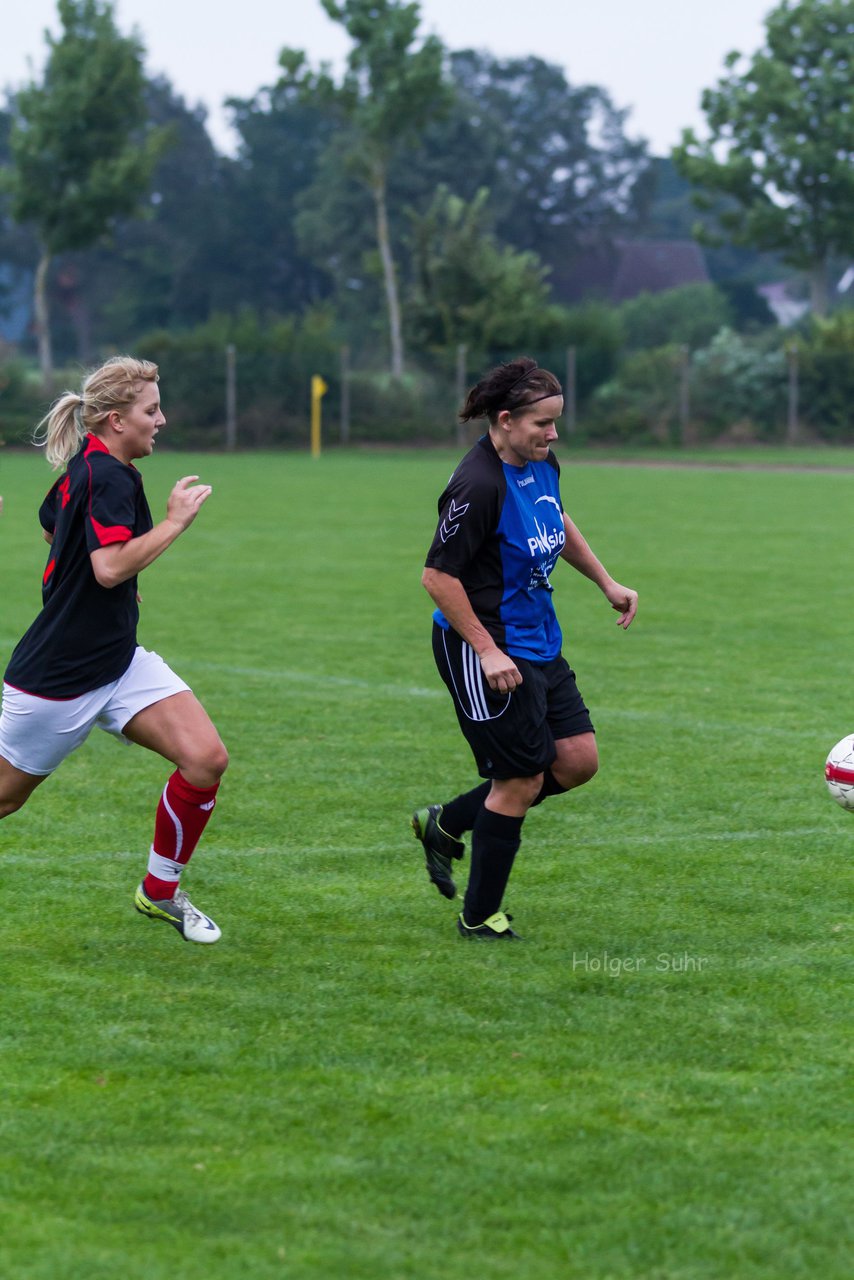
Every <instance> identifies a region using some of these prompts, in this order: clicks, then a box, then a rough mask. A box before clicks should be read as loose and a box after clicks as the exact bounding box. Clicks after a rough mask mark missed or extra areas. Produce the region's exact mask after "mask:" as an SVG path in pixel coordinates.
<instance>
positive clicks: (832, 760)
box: [824, 733, 854, 813]
mask: <svg viewBox="0 0 854 1280" xmlns="http://www.w3.org/2000/svg"><path fill="white" fill-rule="evenodd" d="M824 777H825V781H826V782H827V789H828V791H829V792H830V794H831V795H832V796H833V798H834V800H835V801H836V802H837V804H841V805H842V808H843V809H847V810H848V811H849V813H854V733H849V735H848V737H847V738H843V739H842V741H841V742H837V744H836V746H835V747H833V749H832V750H831V752H830V755H829V756H828V757H827V763H826V764H825V766H824Z"/></svg>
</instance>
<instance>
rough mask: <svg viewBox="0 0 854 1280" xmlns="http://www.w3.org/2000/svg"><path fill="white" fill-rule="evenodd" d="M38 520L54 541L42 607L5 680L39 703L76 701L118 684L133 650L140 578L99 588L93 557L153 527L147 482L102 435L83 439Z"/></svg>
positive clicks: (47, 569)
mask: <svg viewBox="0 0 854 1280" xmlns="http://www.w3.org/2000/svg"><path fill="white" fill-rule="evenodd" d="M39 520H40V521H41V525H42V528H43V529H44V530H45V532H46V533H48V534H50V536H51V538H52V542H51V546H50V551H49V552H48V558H47V565H46V567H45V571H44V577H43V580H42V603H43V608H42V611H41V613H40V614H39V616H38V617H37V618H36V620H35V622H34V623H33V624H32V626H31V627H30V629H29V630H28V631H27V632H26V634H25V635H24V637H23V638H22V639H21V641H20V642H19V644H18V646H17V648H16V649H15V651H14V653H13V654H12V657H11V659H10V662H9V666H8V668H7V670H6V675H5V677H4V679H5V680H6V683H7V684H10V685H12V686H13V687H14V688H16V689H22V690H23V691H24V692H25V693H34V694H37V695H38V696H40V697H42V698H77V697H79V696H80V695H81V694H83V693H88V692H89V691H90V689H99V688H101V686H102V685H105V684H110V683H112V681H113V680H118V678H119V676H121V675H123V674H124V672H125V671H126V670H127V668H128V667H129V666H130V662H131V659H132V658H133V655H134V652H135V650H136V627H137V622H138V620H139V606H138V604H137V600H136V581H137V580H136V578H135V577H134V578H129V579H128V580H127V581H126V582H120V583H119V584H118V586H115V587H109V588H108V587H102V586H101V584H100V583H99V582H98V580H97V578H96V577H95V574H94V571H93V569H92V561H91V559H90V556H91V553H92V552H93V551H96V550H97V549H98V548H99V547H107V546H110V544H111V543H114V542H127V541H129V539H131V538H138V537H139V536H140V535H141V534H143V533H148V531H149V529H151V528H152V520H151V512H150V511H149V509H148V503H147V501H146V498H145V494H144V492H143V488H142V477H141V476H140V474H139V472H138V471H137V469H136V468H135V467H133V466H130V465H128V464H126V463H124V462H121V461H120V460H119V459H118V458H114V457H113V456H112V454H111V453H110V452H109V450H108V449H107V447H106V445H105V444H104V443H103V441H101V440H99V439H98V437H97V436H91V435H90V436H86V438H85V439H84V441H83V444H82V445H81V447H80V449H79V451H78V452H77V453H76V454H75V455H74V457H73V458H72V459H71V460H70V462H69V464H68V470H67V471H66V472H65V473H64V474H63V475H62V476H60V478H59V479H58V480H57V482H56V484H55V485H54V486H53V488H52V489H51V490H50V492H49V493H48V495H47V497H46V498H45V500H44V502H43V503H42V505H41V509H40V511H39Z"/></svg>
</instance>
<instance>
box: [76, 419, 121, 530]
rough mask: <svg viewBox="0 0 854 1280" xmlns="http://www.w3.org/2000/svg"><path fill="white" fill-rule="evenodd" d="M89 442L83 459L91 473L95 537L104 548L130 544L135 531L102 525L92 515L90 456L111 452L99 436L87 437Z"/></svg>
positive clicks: (90, 503) (92, 520)
mask: <svg viewBox="0 0 854 1280" xmlns="http://www.w3.org/2000/svg"><path fill="white" fill-rule="evenodd" d="M87 440H88V443H87V445H86V449H85V452H84V454H83V458H84V460H85V462H86V469H87V471H88V472H89V522H90V524H91V525H92V528H93V529H94V530H95V537H96V538H97V539H98V541H99V542H100V544H101V546H102V547H109V546H111V545H112V544H113V543H114V542H130V540H131V538H132V537H133V529H128V528H127V527H126V526H125V525H123V524H110V525H106V524H101V523H100V522H99V521H98V520H96V519H95V517H94V516H93V515H92V464H91V463H90V461H89V454H90V453H109V452H110V451H109V449H108V448H107V446H106V445H105V444H104V442H103V440H99V439H98V437H97V436H87Z"/></svg>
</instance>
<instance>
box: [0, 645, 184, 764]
mask: <svg viewBox="0 0 854 1280" xmlns="http://www.w3.org/2000/svg"><path fill="white" fill-rule="evenodd" d="M189 688H190V686H189V685H188V684H185V683H184V681H183V680H181V679H180V678H179V677H178V676H176V675H175V672H174V671H172V670H171V669H170V668H169V667H168V666H167V665H166V663H165V662H164V661H163V659H162V658H161V657H160V655H159V654H157V653H149V652H148V650H147V649H143V648H142V647H141V646H137V650H136V653H135V654H134V655H133V658H132V659H131V664H130V666H129V667H128V669H127V671H126V672H125V673H124V675H122V676H120V677H119V678H118V680H114V681H113V682H112V684H105V685H102V687H101V688H100V689H92V690H91V692H89V693H84V694H82V695H81V696H80V697H79V698H39V697H37V696H36V695H35V694H33V693H23V692H22V691H21V690H20V689H13V688H12V686H11V685H8V684H4V685H3V707H2V713H0V756H3V758H4V759H5V760H8V761H9V764H11V765H13V766H14V768H16V769H20V770H21V771H22V772H23V773H31V774H35V775H36V776H40V777H47V775H48V774H49V773H53V771H54V769H55V768H56V767H57V765H60V764H62V762H63V760H64V759H65V758H66V756H70V755H71V753H72V751H76V750H77V748H78V747H79V746H80V745H81V743H83V742H85V741H86V739H87V738H88V737H89V734H90V733H91V731H92V730H93V729H94V727H95V725H97V726H98V728H99V729H105V730H106V731H107V733H112V734H115V736H116V737H117V738H120V739H121V740H122V742H126V743H129V742H130V739H129V738H126V737H125V736H124V734H123V733H122V730H123V729H124V727H125V725H126V724H127V723H128V722H129V721H130V720H132V719H133V717H134V716H135V715H136V714H137V712H138V711H144V710H145V708H146V707H150V706H153V705H154V703H155V702H162V701H163V699H164V698H170V697H171V696H172V694H173V693H183V692H184V691H185V690H188V689H189Z"/></svg>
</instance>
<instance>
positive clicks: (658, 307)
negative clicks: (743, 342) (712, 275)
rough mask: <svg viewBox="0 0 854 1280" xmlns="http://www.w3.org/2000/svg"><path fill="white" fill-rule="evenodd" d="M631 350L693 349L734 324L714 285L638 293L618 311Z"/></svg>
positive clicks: (724, 300) (698, 285) (722, 297)
mask: <svg viewBox="0 0 854 1280" xmlns="http://www.w3.org/2000/svg"><path fill="white" fill-rule="evenodd" d="M619 315H620V320H621V322H622V325H623V328H624V330H625V335H626V345H627V346H628V347H629V349H630V350H641V349H643V348H651V347H658V348H661V347H664V346H665V345H668V344H670V343H681V344H683V345H685V346H688V347H691V348H692V349H696V348H698V347H703V346H705V345H706V343H708V342H711V340H712V338H713V337H714V336H715V334H716V333H717V332H718V331H719V330H720V329H722V328H724V327H725V326H727V325H731V324H732V322H733V316H732V313H731V309H730V306H729V303H728V302H727V300H726V298H725V297H724V295H723V294H722V293H721V291H720V290H719V289H717V288H716V287H715V286H714V285H713V284H686V285H683V286H682V287H681V288H679V289H667V290H666V291H665V292H664V293H641V294H639V295H638V297H637V298H632V300H631V301H630V302H624V303H623V304H622V306H621V307H620V308H619Z"/></svg>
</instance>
